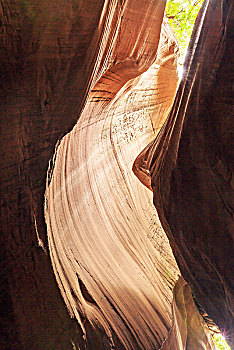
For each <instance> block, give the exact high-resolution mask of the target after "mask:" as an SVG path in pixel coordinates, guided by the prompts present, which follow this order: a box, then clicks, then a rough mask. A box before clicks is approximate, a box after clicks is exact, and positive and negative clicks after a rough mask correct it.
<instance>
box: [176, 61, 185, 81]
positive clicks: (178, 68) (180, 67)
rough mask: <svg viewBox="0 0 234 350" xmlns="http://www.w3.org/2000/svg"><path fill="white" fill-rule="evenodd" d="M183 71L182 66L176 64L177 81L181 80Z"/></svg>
mask: <svg viewBox="0 0 234 350" xmlns="http://www.w3.org/2000/svg"><path fill="white" fill-rule="evenodd" d="M183 71H184V68H183V65H182V64H178V65H177V72H178V77H179V80H181V79H182V76H183Z"/></svg>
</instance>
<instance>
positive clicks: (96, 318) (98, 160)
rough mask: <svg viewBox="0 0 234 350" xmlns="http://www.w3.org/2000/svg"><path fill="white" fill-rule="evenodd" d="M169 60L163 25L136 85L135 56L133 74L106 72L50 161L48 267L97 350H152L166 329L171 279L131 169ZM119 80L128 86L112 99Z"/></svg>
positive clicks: (159, 235) (168, 35) (163, 109)
mask: <svg viewBox="0 0 234 350" xmlns="http://www.w3.org/2000/svg"><path fill="white" fill-rule="evenodd" d="M130 10H132V8H129V9H126V11H127V12H126V17H125V13H124V16H123V18H122V25H123V27H124V26H125V21H126V20H127V19H128V11H130ZM130 13H131V12H130ZM156 13H157V12H156ZM151 15H152V12H151ZM144 22H145V19H144V18H142V23H144ZM138 23H139V20H138ZM129 25H130V24H129ZM153 29H154V30H153ZM153 29H152V28H151V33H150V34H151V36H152V38H151V36H148V34H147V40H148V41H149V42H150V43H151V42H152V43H153V42H154V41H152V40H153V39H155V38H156V35H158V36H159V34H160V29H161V25H159V26H158V25H157V24H156V25H155V26H153ZM128 31H129V29H128ZM157 33H158V34H157ZM120 35H122V31H121V32H120ZM158 39H159V37H158ZM119 40H120V42H122V41H123V40H124V38H123V39H122V37H120V39H119ZM114 44H115V43H114ZM134 45H135V41H133V42H132V45H129V46H127V47H126V48H125V50H124V52H125V55H126V56H128V55H130V54H131V52H132V46H134ZM139 45H140V42H139ZM141 45H142V47H141V48H140V47H139V48H138V50H139V52H143V51H144V50H145V45H146V40H142V41H141ZM114 46H115V45H114ZM118 50H119V48H118ZM128 50H129V51H128ZM154 50H155V49H154ZM151 51H152V49H151ZM176 51H177V46H176V42H175V39H174V36H173V34H172V32H171V30H170V27H169V25H168V24H167V23H166V21H165V23H164V24H163V29H162V36H161V41H160V44H159V48H158V52H159V54H158V55H157V59H156V61H155V62H153V60H155V57H156V52H155V57H153V56H152V62H153V64H152V65H151V66H150V68H149V69H148V70H147V71H146V72H145V73H143V74H141V75H140V76H139V77H137V78H135V75H136V74H139V72H140V71H139V68H137V70H136V67H141V66H142V67H143V68H144V69H146V68H147V67H149V63H151V62H149V63H147V62H146V63H145V59H144V55H141V56H140V58H139V62H138V64H137V65H136V62H135V61H134V60H133V59H131V60H130V59H128V57H127V58H125V57H124V61H123V63H122V62H118V63H116V64H115V65H114V66H113V67H112V66H111V67H110V68H108V70H107V71H105V73H104V74H103V75H102V76H101V78H100V80H98V81H97V83H96V84H95V85H94V87H93V89H92V91H91V93H90V96H89V99H88V101H87V103H86V106H85V108H84V111H83V113H82V115H81V116H80V119H79V121H78V123H77V125H76V126H75V127H74V129H73V130H72V132H70V133H69V134H68V135H67V136H65V137H64V138H63V140H62V141H61V143H60V144H59V146H58V148H57V151H56V161H55V165H54V169H53V176H52V179H51V181H50V183H49V185H48V188H47V191H46V222H47V226H48V237H49V248H50V254H51V258H52V263H53V267H54V271H55V274H56V277H57V281H58V284H59V286H60V289H61V292H62V295H63V298H64V300H65V302H66V305H67V308H68V310H69V311H70V313H71V314H72V315H73V316H75V317H76V318H77V320H78V321H79V322H80V324H81V327H82V329H83V331H84V337H85V338H88V337H89V334H88V333H87V330H86V320H87V319H88V320H89V322H90V324H92V326H93V328H94V331H95V330H98V329H99V330H101V331H102V333H104V335H105V338H101V339H100V343H99V346H100V348H102V347H104V345H105V344H106V346H107V347H108V346H109V347H108V348H110V347H112V346H116V345H117V347H118V348H119V347H120V345H118V341H119V342H120V343H121V348H122V347H123V348H124V349H159V347H160V346H161V344H162V342H163V341H164V339H165V337H166V336H167V333H168V332H169V330H170V327H171V322H172V312H171V303H172V288H173V286H174V284H175V281H176V280H177V274H178V273H179V271H178V268H177V266H176V263H175V260H174V258H173V255H172V254H171V249H170V246H169V244H168V241H167V239H166V236H165V234H164V232H163V231H162V228H161V226H160V223H159V221H158V218H157V213H156V211H155V209H154V208H153V204H152V193H151V192H149V191H148V190H147V189H145V188H144V187H143V186H142V184H141V183H140V182H139V181H138V180H137V179H136V177H135V176H134V174H133V173H132V164H133V162H134V159H135V157H136V156H137V154H138V153H139V151H140V150H141V149H142V147H144V146H145V145H146V144H147V143H148V142H149V140H152V138H153V137H154V135H155V132H154V131H155V130H158V129H159V127H160V126H161V125H162V122H163V121H164V120H165V117H166V113H167V110H168V108H169V106H170V104H171V103H172V101H173V98H174V94H175V90H176V86H177V85H176V83H177V74H176ZM117 53H118V51H117ZM112 55H114V51H113V53H112ZM126 62H127V63H126ZM143 63H145V65H143ZM126 64H127V66H126ZM143 68H142V70H143ZM126 69H127V73H126V71H125V70H126ZM116 72H118V73H116ZM126 74H128V75H127V78H128V79H129V78H133V79H131V80H130V81H129V82H128V83H127V84H126V85H125V86H124V87H123V88H122V89H120V87H121V85H122V84H123V83H124V82H125V79H126ZM130 74H131V75H130ZM168 76H171V79H172V86H173V88H171V89H170V85H168V86H167V84H166V80H167V77H168ZM134 78H135V79H134ZM173 79H174V80H173ZM173 83H174V84H173ZM117 84H118V85H117ZM117 86H118V87H119V91H118V93H117V94H116V87H117ZM158 116H159V117H158ZM116 337H117V338H116ZM116 340H117V343H116ZM108 344H109V345H108Z"/></svg>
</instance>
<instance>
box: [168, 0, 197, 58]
mask: <svg viewBox="0 0 234 350" xmlns="http://www.w3.org/2000/svg"><path fill="white" fill-rule="evenodd" d="M202 3H203V0H168V1H167V5H166V14H167V17H168V20H169V23H170V25H171V27H172V28H173V30H174V33H175V35H176V38H177V40H178V42H179V47H180V54H181V59H180V62H179V63H180V64H182V63H183V59H184V55H185V53H186V50H187V47H188V43H189V39H190V36H191V34H192V30H193V25H194V22H195V19H196V17H197V14H198V11H199V10H200V8H201V5H202Z"/></svg>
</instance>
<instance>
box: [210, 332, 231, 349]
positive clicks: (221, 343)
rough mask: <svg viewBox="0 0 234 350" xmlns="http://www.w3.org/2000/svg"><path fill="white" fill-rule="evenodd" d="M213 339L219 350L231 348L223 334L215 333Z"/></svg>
mask: <svg viewBox="0 0 234 350" xmlns="http://www.w3.org/2000/svg"><path fill="white" fill-rule="evenodd" d="M213 340H214V343H215V347H216V349H217V350H231V349H230V348H229V346H228V344H227V342H226V341H225V339H224V338H223V337H222V335H221V334H214V335H213Z"/></svg>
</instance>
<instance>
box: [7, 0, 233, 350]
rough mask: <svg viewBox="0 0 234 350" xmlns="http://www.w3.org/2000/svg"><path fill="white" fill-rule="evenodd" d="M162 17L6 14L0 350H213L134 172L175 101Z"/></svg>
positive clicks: (79, 6)
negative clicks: (141, 153)
mask: <svg viewBox="0 0 234 350" xmlns="http://www.w3.org/2000/svg"><path fill="white" fill-rule="evenodd" d="M229 5H230V4H229ZM164 7H165V1H163V0H154V1H150V0H146V1H143V2H142V1H141V2H140V1H139V0H131V1H130V0H126V1H117V0H116V1H110V0H106V1H104V0H102V1H101V0H92V1H86V0H85V1H84V0H83V1H82V0H77V1H65V2H62V1H60V0H56V1H53V2H46V1H44V0H42V1H32V0H30V1H27V2H24V1H20V0H15V1H11V0H5V1H3V2H1V7H0V15H1V23H2V25H3V26H2V32H1V36H0V40H1V45H0V47H1V51H0V55H1V66H0V67H1V68H0V69H1V75H0V84H1V91H2V96H1V100H0V110H1V141H2V144H1V156H0V178H1V182H0V190H1V199H0V201H1V236H0V237H1V242H0V243H1V247H2V248H3V252H2V254H1V272H2V273H1V296H2V298H1V299H2V300H1V302H2V310H3V312H2V314H1V318H0V322H1V327H0V329H1V340H0V348H1V349H11V350H21V349H35V350H40V349H41V350H46V349H48V350H51V349H56V350H57V349H62V350H67V349H88V350H90V349H111V348H112V349H114V348H116V349H134V350H135V349H150V350H151V349H159V348H160V347H161V346H163V349H171V346H172V345H170V344H173V349H180V350H182V349H185V348H186V349H189V350H190V349H198V350H200V349H203V350H205V349H207V350H208V349H212V347H213V344H212V341H211V340H210V339H209V333H208V331H207V327H206V325H205V324H204V321H203V319H202V318H201V317H200V315H199V313H198V311H197V309H196V307H195V306H194V303H193V300H192V295H191V291H190V289H189V287H188V285H187V284H186V282H185V281H184V280H183V279H182V278H180V279H179V280H178V281H177V279H178V275H179V274H180V272H179V269H178V266H177V264H176V261H175V259H174V257H173V254H172V251H171V248H170V245H169V242H168V239H167V238H166V235H165V232H164V231H163V229H162V227H161V225H160V222H159V219H158V216H157V212H156V211H155V208H154V207H153V205H152V193H151V192H150V191H148V189H146V188H145V187H144V186H143V185H142V184H141V183H140V182H139V181H138V179H137V178H136V177H134V175H133V172H132V164H133V163H134V160H135V159H136V158H137V155H138V154H139V153H140V152H141V151H142V149H144V147H145V146H147V144H149V143H150V144H151V145H154V138H155V135H156V134H157V133H158V131H159V129H160V128H161V126H162V125H163V123H164V121H165V119H166V117H167V114H168V111H169V109H170V106H171V104H172V102H173V99H174V94H175V91H176V88H177V74H176V58H177V51H178V49H177V44H176V41H175V38H174V36H173V34H172V32H171V29H170V27H169V26H168V24H167V21H166V20H165V19H164V20H163V14H164ZM225 11H226V9H225V8H224V12H223V16H224V17H225V16H226V15H227V13H228V11H226V12H225ZM208 27H209V25H208ZM226 78H228V76H227V77H225V79H226ZM220 81H221V78H220ZM221 86H222V85H220V89H222V87H221ZM180 89H181V88H180ZM205 89H208V86H205ZM207 91H208V90H207ZM228 91H229V90H228ZM180 93H181V90H179V91H178V94H180ZM178 94H177V96H178ZM211 110H212V109H211ZM217 118H218V117H217ZM78 119H79V120H78ZM77 120H78V122H77ZM76 122H77V124H76ZM75 124H76V125H75ZM74 125H75V126H74ZM166 125H167V124H166ZM225 125H226V124H225ZM73 126H74V128H73V129H72V127H73ZM71 129H72V131H71ZM224 129H225V128H224ZM224 129H223V130H224ZM69 131H70V133H68V132H69ZM67 133H68V134H67ZM65 134H67V135H66V136H65V137H64V138H63V139H62V137H63V136H64V135H65ZM223 135H226V136H225V137H224V138H225V140H226V141H227V140H228V137H227V133H223ZM58 141H59V142H58ZM57 142H58V143H57ZM56 143H57V146H56V147H55V145H56ZM148 150H149V147H148V148H146V149H145V151H144V152H143V154H144V155H145V154H147V155H148ZM53 154H54V157H53V160H52V161H51V162H50V164H49V160H50V158H51V157H52V156H53ZM142 159H143V163H142ZM145 163H146V157H143V158H142V157H138V158H137V161H136V162H135V165H134V169H133V170H134V172H135V173H136V174H138V175H139V173H140V174H141V177H142V179H143V182H146V184H147V186H148V187H149V188H151V183H150V181H149V176H148V170H147V169H145V168H146V167H145ZM48 164H49V169H48ZM152 164H153V163H152ZM46 178H47V180H46ZM169 178H170V177H169ZM46 183H47V188H46V197H45V198H44V195H45V187H46ZM153 184H154V182H153ZM166 185H167V183H166ZM163 186H164V185H163ZM153 187H154V191H155V185H154V186H153ZM166 188H167V187H166ZM44 199H45V201H44ZM44 204H45V208H44V207H43V206H44ZM44 210H45V211H44ZM159 213H160V215H161V212H160V211H159ZM44 214H45V216H46V222H47V229H48V232H47V229H46V225H45V219H44ZM160 218H161V217H160ZM161 220H162V218H161ZM162 222H163V224H164V221H163V220H162ZM164 229H166V230H167V227H166V228H165V227H164ZM167 233H168V232H167ZM168 237H169V240H170V241H171V237H170V235H168ZM170 243H171V242H170ZM171 245H172V248H173V251H174V253H175V249H174V245H173V244H172V243H171ZM176 258H177V261H178V262H179V266H180V269H181V270H182V271H185V273H184V272H183V274H184V277H185V278H186V280H187V281H188V280H189V278H187V277H188V274H186V270H185V266H187V265H186V262H185V260H184V261H183V263H184V265H183V264H181V261H180V260H179V259H178V257H177V256H176ZM206 273H207V271H206ZM176 281H177V283H176ZM198 281H200V280H199V279H198ZM199 283H200V282H199ZM191 285H192V287H193V281H192V284H191ZM173 288H174V289H173ZM198 289H199V288H198ZM215 295H216V294H215ZM200 300H201V301H200ZM212 300H213V301H216V299H215V298H214V299H212V295H211V301H210V304H212V302H213V301H212ZM199 301H200V302H201V304H202V302H203V300H202V299H201V298H200V299H199ZM205 302H206V300H205ZM202 305H203V304H202ZM220 305H223V304H222V302H221V304H220ZM203 306H204V305H203ZM71 316H72V317H73V318H71Z"/></svg>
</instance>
